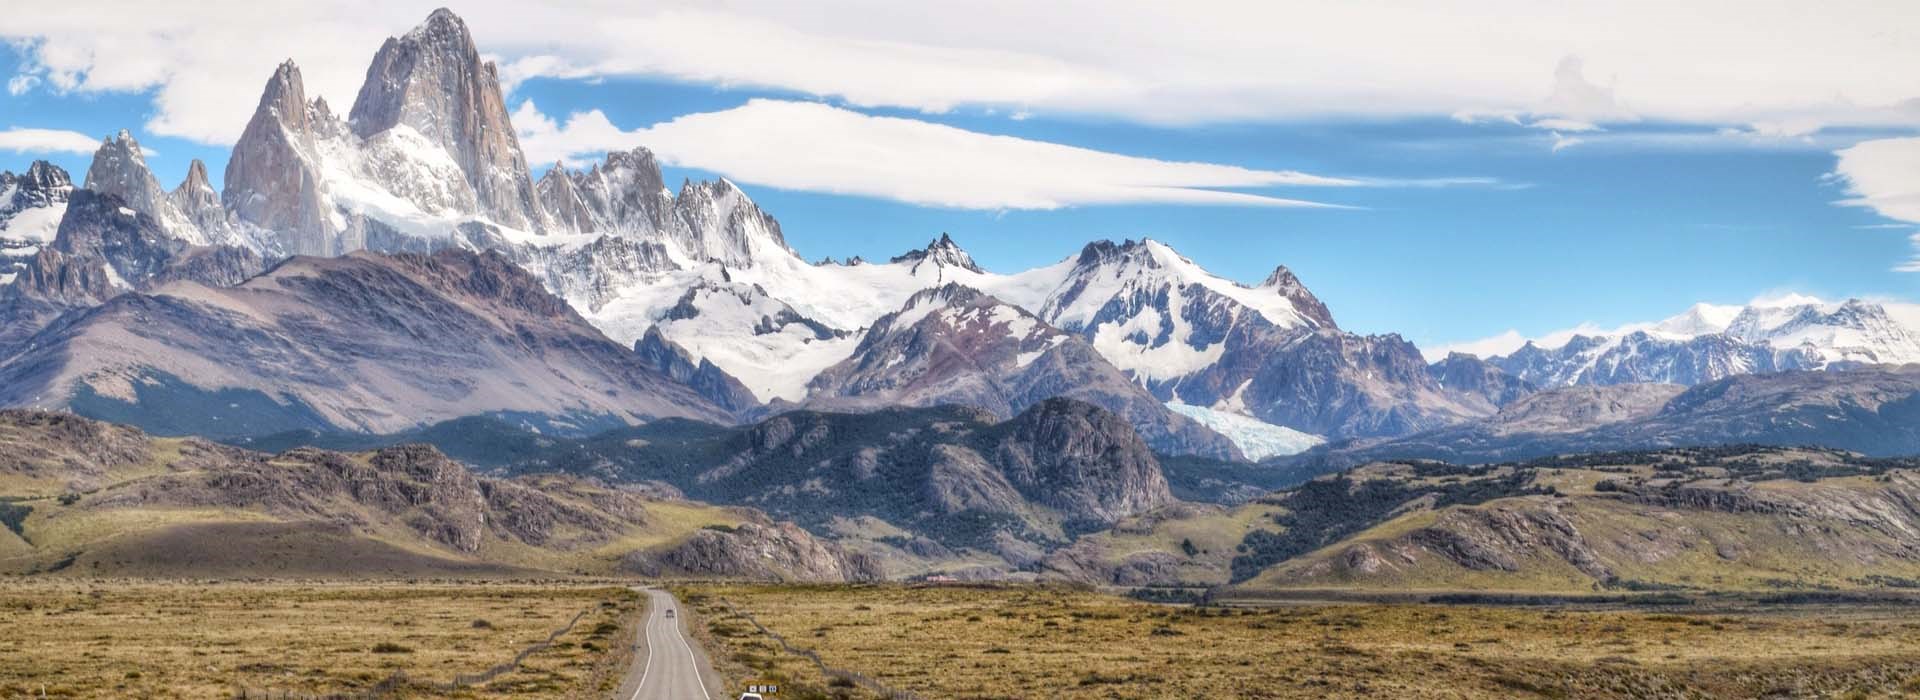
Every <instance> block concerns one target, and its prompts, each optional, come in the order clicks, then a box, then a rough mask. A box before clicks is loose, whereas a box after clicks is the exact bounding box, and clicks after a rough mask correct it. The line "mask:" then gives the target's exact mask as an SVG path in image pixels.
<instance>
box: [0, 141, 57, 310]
mask: <svg viewBox="0 0 1920 700" xmlns="http://www.w3.org/2000/svg"><path fill="white" fill-rule="evenodd" d="M72 195H73V180H72V179H70V178H69V177H68V176H67V171H65V170H61V169H60V167H59V166H56V165H54V164H52V163H48V162H46V161H44V160H36V161H34V162H33V165H31V166H28V167H27V171H26V172H24V173H21V174H18V175H15V174H13V173H12V172H7V171H0V265H3V266H4V267H0V284H5V283H7V282H10V281H12V280H13V278H14V276H15V275H17V274H18V273H19V272H20V268H21V266H22V265H24V264H25V262H26V260H27V259H30V258H32V257H33V256H34V254H36V253H39V252H40V248H41V247H42V246H44V245H46V244H48V243H51V242H52V241H53V235H54V233H55V232H56V231H58V230H59V229H60V218H61V217H63V216H65V215H66V213H67V199H68V198H69V197H71V196H72Z"/></svg>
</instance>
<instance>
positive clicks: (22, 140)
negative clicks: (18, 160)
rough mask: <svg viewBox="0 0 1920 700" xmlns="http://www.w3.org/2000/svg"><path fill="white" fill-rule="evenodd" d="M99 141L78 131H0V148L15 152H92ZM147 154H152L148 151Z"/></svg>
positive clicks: (19, 129) (98, 146) (26, 129)
mask: <svg viewBox="0 0 1920 700" xmlns="http://www.w3.org/2000/svg"><path fill="white" fill-rule="evenodd" d="M98 148H100V142H99V141H98V140H96V139H94V138H93V137H92V136H88V135H86V134H82V133H80V132H78V131H66V130H63V129H31V128H12V129H7V130H4V131H0V150H8V151H13V152H16V153H81V154H86V153H92V152H94V150H95V149H98ZM147 155H152V154H151V153H148V154H147Z"/></svg>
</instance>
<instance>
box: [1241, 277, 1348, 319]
mask: <svg viewBox="0 0 1920 700" xmlns="http://www.w3.org/2000/svg"><path fill="white" fill-rule="evenodd" d="M1260 289H1269V290H1273V292H1274V293H1275V294H1279V295H1280V296H1282V297H1284V298H1286V300H1287V301H1289V302H1292V303H1293V310H1294V311H1295V312H1297V313H1299V314H1300V315H1301V316H1305V317H1306V318H1307V320H1310V321H1313V323H1314V325H1316V326H1318V327H1320V328H1339V327H1340V326H1339V325H1337V324H1335V323H1334V322H1333V312H1331V311H1328V310H1327V305H1326V304H1325V303H1324V302H1322V301H1320V298H1319V297H1316V296H1314V295H1313V292H1311V291H1308V290H1307V285H1304V284H1301V283H1300V278H1299V277H1296V276H1294V274H1293V270H1289V269H1287V266H1285V265H1280V266H1277V267H1274V268H1273V273H1272V274H1269V275H1267V279H1266V281H1265V282H1261V283H1260Z"/></svg>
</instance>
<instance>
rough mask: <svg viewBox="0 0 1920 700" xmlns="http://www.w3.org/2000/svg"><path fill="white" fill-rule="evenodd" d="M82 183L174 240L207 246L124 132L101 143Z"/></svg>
mask: <svg viewBox="0 0 1920 700" xmlns="http://www.w3.org/2000/svg"><path fill="white" fill-rule="evenodd" d="M86 182H87V184H86V188H87V189H89V190H93V191H95V192H99V193H101V194H110V195H113V196H115V197H118V198H120V199H121V200H122V201H123V202H125V203H126V206H128V207H132V208H133V209H134V210H135V211H138V212H140V213H142V214H146V215H148V216H151V217H153V218H154V220H156V221H158V222H160V226H161V228H163V229H165V230H166V231H167V233H168V234H170V235H172V236H173V237H175V238H178V239H180V240H183V241H186V242H188V243H192V244H194V245H205V244H206V243H207V242H208V241H207V237H206V235H205V234H204V233H203V232H201V231H200V229H199V227H197V226H195V225H194V224H193V222H192V221H190V220H189V219H188V218H187V217H186V215H185V214H184V213H182V212H181V211H180V209H179V207H176V206H174V203H173V200H172V199H171V198H169V197H168V196H167V191H166V190H165V189H164V188H162V187H161V186H160V181H159V180H158V179H156V178H155V177H154V176H153V171H152V170H149V169H148V168H147V160H146V157H145V155H144V154H143V153H142V152H141V150H140V143H139V142H138V141H135V140H134V138H133V134H131V133H128V132H127V130H125V129H121V130H120V132H119V133H117V134H115V135H113V136H110V137H108V138H106V139H103V140H101V142H100V148H99V150H96V151H94V153H93V163H92V165H90V166H89V167H88V168H87V181H86Z"/></svg>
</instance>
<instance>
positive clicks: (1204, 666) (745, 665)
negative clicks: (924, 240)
mask: <svg viewBox="0 0 1920 700" xmlns="http://www.w3.org/2000/svg"><path fill="white" fill-rule="evenodd" d="M683 595H686V596H688V599H689V600H698V601H700V604H701V612H702V614H703V615H704V616H706V619H705V620H704V622H705V625H706V627H707V630H706V631H707V635H706V636H707V638H708V639H709V643H710V644H712V645H714V646H715V647H716V648H715V649H713V651H714V656H715V657H716V658H717V659H730V660H732V663H731V664H730V668H731V672H732V673H734V674H744V675H746V676H747V677H749V678H774V679H778V680H787V681H790V682H799V683H803V684H806V685H809V686H819V685H821V684H824V683H826V682H827V679H826V678H825V677H824V676H821V675H820V674H819V673H818V672H817V671H815V670H813V669H812V668H811V664H810V663H808V662H806V661H805V660H804V659H800V658H798V657H795V656H793V655H792V654H786V653H781V652H779V651H778V650H777V648H776V647H775V645H773V644H771V643H770V640H769V639H767V638H766V637H765V636H764V635H761V634H757V633H756V632H755V631H754V629H753V628H752V627H751V625H749V624H748V623H747V622H746V618H745V617H744V616H742V614H745V615H751V616H752V617H753V618H754V619H756V620H758V621H759V622H760V623H761V624H764V625H766V626H767V627H768V628H769V629H770V630H772V631H774V632H776V633H779V634H780V635H782V636H784V637H786V638H787V640H788V641H789V642H791V643H792V644H794V645H796V646H799V647H804V648H806V649H811V650H813V651H815V652H816V653H818V654H819V655H820V656H821V657H822V659H823V660H824V661H825V662H826V663H827V664H828V665H829V666H831V667H834V668H839V669H845V670H850V671H855V672H859V673H863V674H866V675H869V676H872V677H874V678H877V679H879V680H881V681H882V682H883V683H885V684H886V685H888V686H891V687H893V688H895V689H900V690H906V691H910V692H913V693H917V694H920V695H922V696H924V697H940V698H1015V697H1048V698H1167V697H1193V698H1199V697H1234V698H1254V697H1441V698H1445V697H1456V698H1477V697H1486V698H1496V697H1497V698H1506V697H1674V696H1689V695H1690V696H1706V697H1755V696H1764V695H1767V694H1769V693H1782V692H1784V693H1787V694H1789V695H1791V696H1796V697H1798V696H1807V695H1819V696H1827V695H1832V696H1839V695H1843V694H1848V693H1859V694H1860V695H1859V696H1861V697H1899V696H1901V694H1902V693H1906V694H1920V615H1915V614H1914V610H1913V609H1912V608H1869V607H1808V608H1789V609H1770V610H1762V609H1753V610H1744V611H1726V610H1720V611H1692V610H1691V609H1689V610H1683V611H1667V610H1574V609H1547V608H1506V607H1468V606H1439V605H1320V604H1305V605H1290V606H1285V607H1274V608H1263V609H1233V608H1216V609H1205V608H1182V607H1168V606H1157V605H1152V604H1146V603H1140V602H1137V601H1132V600H1128V599H1125V598H1118V597H1113V596H1107V595H1102V594H1098V593H1093V592H1089V591H1082V590H1074V589H1065V588H1033V587H1025V588H1018V587H1016V588H965V587H927V588H909V587H899V586H862V587H848V586H837V587H826V586H745V585H714V586H701V587H692V588H688V589H685V590H683ZM743 680H744V679H743ZM834 692H839V693H843V694H846V695H848V696H852V697H859V696H861V693H862V691H859V690H857V689H850V688H841V689H838V690H837V691H834Z"/></svg>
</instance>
